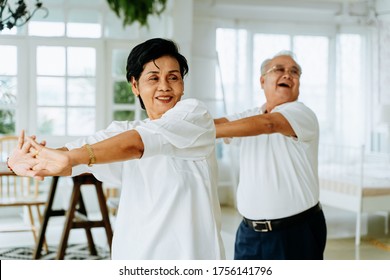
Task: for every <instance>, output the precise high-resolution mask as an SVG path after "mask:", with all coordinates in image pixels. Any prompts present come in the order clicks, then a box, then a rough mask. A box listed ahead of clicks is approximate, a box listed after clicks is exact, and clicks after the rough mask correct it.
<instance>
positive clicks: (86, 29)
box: [67, 9, 102, 38]
mask: <svg viewBox="0 0 390 280" xmlns="http://www.w3.org/2000/svg"><path fill="white" fill-rule="evenodd" d="M100 21H101V20H100V14H99V12H97V11H93V10H87V9H85V10H71V11H69V15H68V24H67V35H68V37H76V38H80V37H83V38H100V37H101V33H102V31H101V25H100Z"/></svg>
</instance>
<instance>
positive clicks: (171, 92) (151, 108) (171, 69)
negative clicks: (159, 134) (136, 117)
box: [131, 56, 184, 119]
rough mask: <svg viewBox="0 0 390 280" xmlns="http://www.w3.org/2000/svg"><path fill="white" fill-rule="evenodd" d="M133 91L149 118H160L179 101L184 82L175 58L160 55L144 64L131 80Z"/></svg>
mask: <svg viewBox="0 0 390 280" xmlns="http://www.w3.org/2000/svg"><path fill="white" fill-rule="evenodd" d="M131 85H132V90H133V93H134V94H135V95H136V96H138V95H140V96H141V98H142V101H143V103H144V105H145V109H146V113H147V114H148V116H149V118H150V119H158V118H160V117H161V116H162V115H163V114H164V113H165V112H166V111H168V110H169V109H171V108H173V107H174V106H175V105H176V103H177V102H179V101H180V99H181V97H182V95H183V92H184V82H183V79H182V76H181V74H180V66H179V63H178V62H177V60H176V59H175V58H173V57H170V56H162V57H160V58H158V59H156V60H154V61H150V62H148V63H146V64H145V66H144V70H143V71H142V73H141V76H140V78H139V80H138V82H137V81H135V80H134V78H133V79H132V82H131Z"/></svg>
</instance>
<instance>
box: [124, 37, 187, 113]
mask: <svg viewBox="0 0 390 280" xmlns="http://www.w3.org/2000/svg"><path fill="white" fill-rule="evenodd" d="M166 55H168V56H171V57H173V58H175V59H176V60H177V62H178V63H179V67H180V74H181V76H182V77H183V78H184V76H185V75H186V74H187V73H188V64H187V59H186V58H185V57H184V56H183V55H182V54H180V53H179V48H178V46H177V45H176V43H175V42H173V41H172V40H168V39H162V38H154V39H149V40H147V41H145V42H143V43H141V44H139V45H137V46H135V47H134V48H133V49H132V50H131V52H130V54H129V57H128V58H127V65H126V78H127V81H128V82H131V77H134V78H135V80H136V81H138V80H139V78H140V76H141V73H142V71H143V70H144V66H145V64H146V63H148V62H150V61H154V60H156V59H158V58H160V57H162V56H166ZM138 97H139V100H140V102H141V107H142V109H145V106H144V103H143V102H142V99H141V96H138Z"/></svg>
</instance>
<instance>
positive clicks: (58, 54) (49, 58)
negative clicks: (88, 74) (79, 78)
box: [37, 47, 82, 76]
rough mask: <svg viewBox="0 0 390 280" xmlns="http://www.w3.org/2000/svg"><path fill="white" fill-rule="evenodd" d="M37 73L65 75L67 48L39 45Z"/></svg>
mask: <svg viewBox="0 0 390 280" xmlns="http://www.w3.org/2000/svg"><path fill="white" fill-rule="evenodd" d="M80 61H82V60H80ZM37 74H38V75H48V76H55V75H60V76H63V75H65V48H64V47H37Z"/></svg>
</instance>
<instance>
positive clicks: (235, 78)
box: [216, 28, 251, 115]
mask: <svg viewBox="0 0 390 280" xmlns="http://www.w3.org/2000/svg"><path fill="white" fill-rule="evenodd" d="M247 34H248V33H247V31H246V30H241V29H237V30H236V29H221V28H219V29H217V42H216V47H217V52H218V57H219V63H220V65H219V70H220V71H221V76H222V86H223V87H220V88H217V94H216V97H217V99H223V92H224V94H225V100H226V107H227V111H228V112H235V111H237V110H240V108H243V107H245V106H247V103H248V96H250V95H251V93H250V92H249V90H248V83H247V77H248V69H247V60H246V59H245V58H246V57H247ZM218 76H219V75H218ZM222 90H223V92H222ZM245 93H246V94H245ZM224 113H226V112H224ZM217 114H218V115H219V114H221V113H220V112H217Z"/></svg>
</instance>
